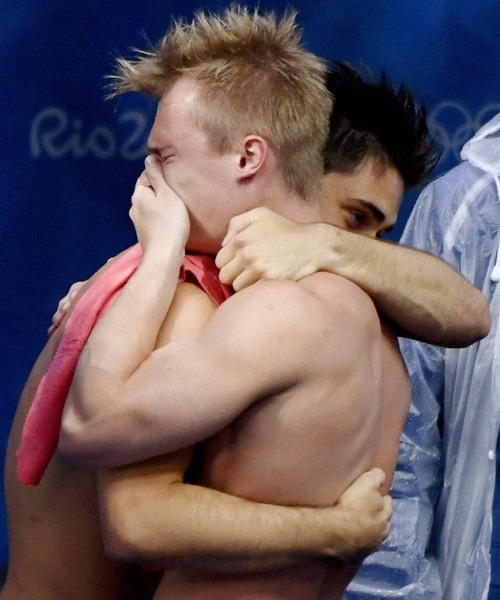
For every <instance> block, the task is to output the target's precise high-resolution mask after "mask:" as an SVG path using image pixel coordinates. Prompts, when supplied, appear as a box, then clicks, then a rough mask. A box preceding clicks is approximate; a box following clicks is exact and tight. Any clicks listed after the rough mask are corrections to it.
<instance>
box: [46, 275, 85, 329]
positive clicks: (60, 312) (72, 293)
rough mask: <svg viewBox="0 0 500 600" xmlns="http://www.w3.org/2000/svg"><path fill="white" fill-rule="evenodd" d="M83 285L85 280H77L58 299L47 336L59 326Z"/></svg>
mask: <svg viewBox="0 0 500 600" xmlns="http://www.w3.org/2000/svg"><path fill="white" fill-rule="evenodd" d="M84 285H85V281H77V282H75V283H74V284H73V285H72V286H71V287H70V288H69V291H68V293H67V294H66V296H64V298H61V300H59V304H58V305H57V310H56V312H55V313H54V315H53V317H52V325H51V326H50V327H49V330H48V332H47V333H48V335H49V337H50V336H51V335H52V334H53V333H54V331H55V330H56V329H57V328H58V327H59V325H60V324H61V323H62V320H63V319H64V317H65V316H66V313H67V312H68V310H69V308H70V306H71V304H72V303H73V300H74V299H75V298H76V296H77V295H78V292H79V291H80V290H81V289H82V287H83V286H84Z"/></svg>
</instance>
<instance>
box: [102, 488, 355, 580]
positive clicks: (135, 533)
mask: <svg viewBox="0 0 500 600" xmlns="http://www.w3.org/2000/svg"><path fill="white" fill-rule="evenodd" d="M143 493H144V496H143V498H144V502H134V498H133V492H132V496H131V495H129V494H118V499H117V495H116V494H113V496H114V499H112V500H111V502H110V503H109V502H108V503H106V505H105V508H104V510H103V512H102V514H103V517H104V519H103V522H104V524H105V528H104V539H105V544H106V548H107V551H108V553H109V554H110V555H111V556H112V557H114V558H115V559H120V560H127V561H134V562H147V563H156V564H162V565H167V566H171V565H177V566H181V565H182V566H186V567H190V568H199V567H202V566H203V567H204V568H206V569H208V570H216V571H222V572H223V571H228V572H230V571H240V570H245V571H247V570H248V571H252V570H262V569H269V568H278V567H281V566H285V565H289V564H296V563H298V562H300V561H301V560H303V559H304V558H307V557H313V556H314V557H318V556H331V557H335V556H344V555H345V554H347V553H349V552H350V551H352V540H351V539H349V525H350V524H349V521H348V517H347V516H346V515H345V513H344V512H343V510H342V509H340V508H339V509H331V508H328V509H312V508H302V507H286V506H276V505H271V504H262V503H254V502H250V501H248V500H244V499H242V498H238V497H234V496H230V495H227V494H224V493H221V492H218V491H216V490H213V489H209V488H203V487H200V486H193V485H188V484H184V483H178V484H174V485H172V484H171V485H170V486H169V487H168V489H167V490H165V493H164V494H162V495H161V497H160V496H158V495H156V498H158V506H152V503H153V504H154V500H152V498H155V495H154V494H148V493H147V490H145V489H144V488H143ZM146 499H147V500H146ZM117 503H118V504H117ZM153 515H154V517H153V518H152V516H153Z"/></svg>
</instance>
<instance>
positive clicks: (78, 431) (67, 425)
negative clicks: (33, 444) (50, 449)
mask: <svg viewBox="0 0 500 600" xmlns="http://www.w3.org/2000/svg"><path fill="white" fill-rule="evenodd" d="M88 442H89V439H88V436H87V435H86V434H85V422H84V421H83V419H82V418H81V417H80V416H79V415H77V413H76V412H75V411H74V410H73V409H72V408H71V407H69V408H68V407H67V408H65V410H64V413H63V418H62V421H61V428H60V431H59V442H58V450H59V452H60V453H61V454H62V455H63V456H65V457H66V458H69V459H72V460H75V461H77V462H78V461H79V460H80V459H82V458H83V457H84V456H85V448H86V446H87V445H88Z"/></svg>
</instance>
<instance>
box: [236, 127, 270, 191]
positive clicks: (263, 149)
mask: <svg viewBox="0 0 500 600" xmlns="http://www.w3.org/2000/svg"><path fill="white" fill-rule="evenodd" d="M268 153H269V145H268V143H267V142H266V140H265V139H264V138H262V137H260V136H258V135H248V136H247V137H246V138H245V139H244V140H243V141H242V143H241V150H240V152H239V154H238V179H239V180H240V181H241V180H243V179H248V178H251V177H254V176H255V175H256V174H257V173H258V172H259V171H260V170H261V168H262V167H263V165H264V164H265V162H266V160H267V156H268Z"/></svg>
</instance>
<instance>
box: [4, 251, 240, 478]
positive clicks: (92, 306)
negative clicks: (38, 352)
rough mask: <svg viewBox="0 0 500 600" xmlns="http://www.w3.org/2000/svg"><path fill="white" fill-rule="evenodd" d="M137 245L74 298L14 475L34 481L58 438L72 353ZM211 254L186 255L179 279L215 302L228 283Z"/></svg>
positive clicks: (113, 292) (130, 264)
mask: <svg viewBox="0 0 500 600" xmlns="http://www.w3.org/2000/svg"><path fill="white" fill-rule="evenodd" d="M141 257H142V250H141V247H140V246H139V244H136V245H135V246H133V247H132V248H130V250H128V251H127V252H125V253H124V254H122V255H121V256H120V257H119V258H118V259H117V260H116V261H115V262H114V263H113V264H112V265H111V266H110V267H109V268H108V269H107V270H106V271H105V272H104V273H103V274H102V275H101V276H100V277H99V278H98V279H96V281H95V282H94V283H93V284H92V285H91V286H90V287H89V289H88V290H87V291H86V292H85V293H84V294H83V296H82V297H81V298H80V300H79V301H78V303H77V305H76V306H75V309H74V310H73V312H72V313H71V315H70V317H69V319H68V321H67V323H66V327H65V328H64V333H63V336H62V340H61V343H60V345H59V348H58V349H57V352H56V354H55V356H54V359H53V360H52V364H51V365H50V368H49V370H48V371H47V373H46V374H45V375H44V376H43V377H42V379H41V381H40V383H39V385H38V389H37V391H36V394H35V397H34V399H33V403H32V405H31V408H30V410H29V412H28V415H27V417H26V421H25V423H24V428H23V432H22V437H21V443H20V445H19V449H18V451H17V454H16V456H17V479H18V480H19V481H20V482H21V483H25V484H27V485H37V484H38V483H39V481H40V479H41V478H42V475H43V473H44V472H45V469H46V467H47V465H48V464H49V461H50V459H51V458H52V454H53V453H54V450H55V449H56V446H57V442H58V440H59V429H60V426H61V417H62V412H63V408H64V403H65V401H66V396H67V395H68V391H69V388H70V386H71V381H72V379H73V373H74V370H75V367H76V363H77V362H78V358H79V356H80V353H81V351H82V348H83V346H84V345H85V342H86V341H87V339H88V337H89V335H90V332H91V331H92V328H93V327H94V325H95V324H96V323H97V321H98V320H99V319H100V317H101V315H103V314H104V313H105V312H106V310H107V309H108V308H109V307H110V306H111V304H112V303H113V302H114V300H115V299H116V298H117V297H118V294H119V293H120V290H121V289H122V287H123V286H124V285H125V283H127V281H128V280H129V279H130V277H131V276H132V275H133V273H134V272H135V270H136V269H137V267H138V265H139V263H140V261H141ZM218 275H219V271H218V269H217V267H216V266H215V262H214V260H213V259H212V258H209V257H208V256H202V255H194V254H192V255H186V257H185V259H184V265H183V266H182V267H181V270H180V273H179V281H180V282H182V281H186V280H187V279H194V280H195V281H197V282H198V283H199V285H200V286H201V288H202V289H203V290H204V291H205V292H206V293H207V294H208V295H209V296H210V297H211V298H212V299H213V300H214V301H215V302H216V303H217V305H219V304H222V302H224V300H226V299H227V298H229V296H230V295H231V293H232V291H231V288H230V287H228V286H226V285H223V284H222V283H221V282H220V281H219V276H218Z"/></svg>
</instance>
